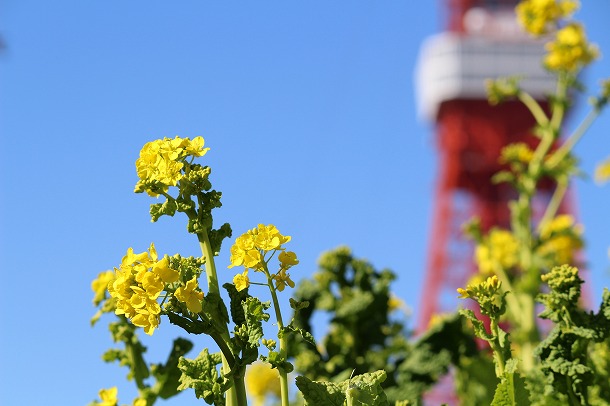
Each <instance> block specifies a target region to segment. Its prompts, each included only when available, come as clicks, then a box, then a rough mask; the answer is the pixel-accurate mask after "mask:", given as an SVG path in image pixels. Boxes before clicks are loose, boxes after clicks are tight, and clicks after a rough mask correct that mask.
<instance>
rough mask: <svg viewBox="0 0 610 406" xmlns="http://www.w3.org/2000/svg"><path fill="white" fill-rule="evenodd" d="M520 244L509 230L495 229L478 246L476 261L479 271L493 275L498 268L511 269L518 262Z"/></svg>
mask: <svg viewBox="0 0 610 406" xmlns="http://www.w3.org/2000/svg"><path fill="white" fill-rule="evenodd" d="M518 249H519V242H518V241H517V239H516V238H515V237H514V236H513V234H512V233H511V232H510V231H508V230H503V229H499V228H493V229H491V231H490V232H489V234H488V235H487V236H486V237H485V238H484V239H483V240H482V241H481V242H480V243H479V245H477V247H476V249H475V261H476V263H477V265H478V267H479V271H480V272H481V273H483V274H486V275H491V274H493V273H494V272H495V270H496V269H497V267H500V268H501V269H510V268H512V267H514V266H515V265H517V262H518V259H519V257H518Z"/></svg>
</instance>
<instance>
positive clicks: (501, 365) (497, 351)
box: [489, 317, 506, 378]
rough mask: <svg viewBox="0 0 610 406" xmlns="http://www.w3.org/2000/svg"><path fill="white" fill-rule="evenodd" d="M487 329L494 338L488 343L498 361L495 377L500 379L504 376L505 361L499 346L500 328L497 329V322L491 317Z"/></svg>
mask: <svg viewBox="0 0 610 406" xmlns="http://www.w3.org/2000/svg"><path fill="white" fill-rule="evenodd" d="M489 328H490V330H491V334H493V337H494V338H493V340H492V341H491V342H490V344H491V348H492V349H493V351H494V355H495V357H496V359H497V360H498V363H497V365H496V376H497V377H498V378H502V376H503V375H504V369H505V365H506V360H505V359H504V351H503V348H502V345H501V344H500V338H499V337H500V335H499V329H500V328H499V327H498V320H497V319H495V318H493V317H492V318H491V320H490V326H489Z"/></svg>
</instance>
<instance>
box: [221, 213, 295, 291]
mask: <svg viewBox="0 0 610 406" xmlns="http://www.w3.org/2000/svg"><path fill="white" fill-rule="evenodd" d="M290 239H291V237H290V236H284V235H282V234H281V233H280V232H279V230H278V229H277V228H276V227H275V226H274V225H273V224H269V225H267V226H266V225H264V224H259V225H258V226H257V227H256V228H253V229H251V230H248V231H247V232H245V233H244V234H242V235H241V236H239V237H237V239H236V240H235V244H233V246H232V247H231V264H230V265H229V268H233V267H236V266H243V267H244V268H246V269H245V270H244V272H243V273H241V274H237V275H235V277H234V278H233V284H234V285H235V288H236V289H237V290H238V291H242V290H244V289H246V288H247V287H249V286H250V278H249V276H248V270H249V269H254V270H255V271H263V270H264V269H266V263H267V262H266V261H268V259H266V258H265V255H266V254H267V253H268V252H275V251H281V252H280V254H279V255H278V260H279V261H280V270H279V271H278V273H276V274H274V275H273V276H272V279H273V280H274V281H275V283H276V289H277V290H279V291H280V292H281V291H283V290H284V288H285V287H286V286H290V287H291V288H293V287H294V282H293V281H292V280H291V279H290V274H288V273H287V272H286V271H287V270H288V269H289V268H291V267H292V266H294V265H296V264H298V263H299V260H298V259H297V256H296V254H295V253H294V252H292V251H284V248H283V247H282V245H283V244H286V243H287V242H289V241H290Z"/></svg>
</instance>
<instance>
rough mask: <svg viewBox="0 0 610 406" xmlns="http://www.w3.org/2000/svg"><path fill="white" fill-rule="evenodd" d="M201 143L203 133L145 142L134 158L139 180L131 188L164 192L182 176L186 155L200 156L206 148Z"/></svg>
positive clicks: (152, 192)
mask: <svg viewBox="0 0 610 406" xmlns="http://www.w3.org/2000/svg"><path fill="white" fill-rule="evenodd" d="M203 145H204V140H203V137H195V138H193V139H192V140H190V139H189V138H180V137H175V138H174V139H171V138H163V139H160V140H155V141H151V142H148V143H146V144H145V145H144V147H142V150H141V151H140V157H139V158H138V159H137V160H136V172H137V174H138V177H139V178H140V180H139V181H138V183H137V184H136V187H135V190H134V191H135V192H136V193H140V192H144V191H146V192H147V193H148V194H149V195H150V196H153V197H155V196H158V195H159V193H160V192H164V193H165V192H167V191H168V189H169V187H170V186H176V185H177V184H178V182H179V181H180V180H181V179H182V177H183V176H184V175H183V173H182V169H183V167H184V165H185V163H186V158H187V157H200V156H203V155H205V153H206V152H207V151H208V150H209V148H204V147H203Z"/></svg>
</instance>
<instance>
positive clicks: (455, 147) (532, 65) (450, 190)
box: [416, 0, 555, 331]
mask: <svg viewBox="0 0 610 406" xmlns="http://www.w3.org/2000/svg"><path fill="white" fill-rule="evenodd" d="M444 1H445V6H446V10H448V19H447V21H448V22H447V30H446V31H445V32H442V33H440V34H438V35H435V36H433V37H431V38H429V39H428V40H427V41H426V42H425V43H424V45H423V47H422V51H421V55H420V60H419V64H418V70H417V80H416V82H417V86H418V103H419V109H420V113H421V115H422V116H423V117H425V118H426V119H428V120H430V121H433V122H434V124H435V128H436V145H437V150H438V154H439V155H438V163H439V165H438V168H439V172H438V176H437V183H436V191H435V199H434V205H435V206H434V212H433V219H432V222H433V223H432V232H431V238H430V243H429V252H428V265H427V270H426V276H425V279H424V287H423V292H422V300H421V303H420V307H419V309H420V313H419V319H418V323H417V329H418V330H419V331H424V330H425V329H426V327H427V325H428V323H429V320H430V318H431V317H432V315H433V314H436V313H443V312H451V311H454V310H455V308H456V307H457V298H456V297H457V293H456V288H458V287H460V286H463V285H464V284H465V282H466V281H467V280H468V278H469V276H470V275H471V274H472V272H473V271H474V265H473V260H472V256H473V245H472V243H470V242H469V241H467V240H466V238H465V237H464V236H463V233H462V230H461V227H462V225H463V224H464V223H465V222H466V221H467V220H469V219H470V218H471V217H472V216H474V215H476V216H478V217H479V218H480V220H481V225H482V227H483V229H484V230H487V229H488V228H489V227H491V226H493V225H500V226H505V227H506V226H508V222H509V212H508V208H507V203H508V201H509V200H510V199H512V198H513V197H514V194H513V193H514V192H513V191H512V189H511V188H510V187H509V186H508V185H506V184H500V185H495V184H492V182H491V177H492V175H494V174H495V173H497V172H498V171H499V170H500V165H499V164H498V157H499V155H500V150H501V148H502V147H503V146H505V145H506V144H508V143H510V142H518V141H525V142H533V141H534V137H533V136H532V135H531V130H532V128H533V126H534V124H535V121H534V119H533V117H532V115H531V113H530V112H529V110H527V108H526V107H525V106H523V105H522V104H521V103H520V102H517V101H514V102H506V103H503V104H500V105H498V106H491V105H490V104H489V103H488V102H487V95H486V90H485V80H486V79H493V78H498V77H505V76H512V75H519V76H521V77H523V80H522V82H521V86H522V88H524V89H525V90H526V91H527V92H528V93H530V94H531V95H532V96H533V97H534V98H536V99H538V100H540V101H543V100H544V98H545V95H547V94H549V93H552V92H553V90H554V88H555V78H554V77H553V76H552V75H550V74H549V73H547V72H546V71H545V70H544V69H543V67H542V57H543V55H544V44H543V42H539V41H534V40H532V39H531V38H529V37H528V36H526V35H525V34H524V33H522V30H521V29H520V27H519V26H518V24H517V22H516V19H515V13H514V8H515V6H516V4H517V3H518V1H516V0H444Z"/></svg>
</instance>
